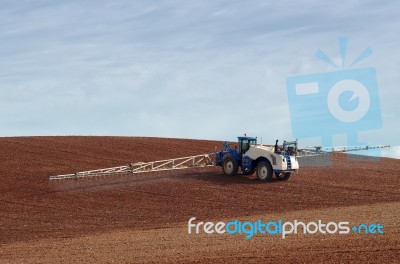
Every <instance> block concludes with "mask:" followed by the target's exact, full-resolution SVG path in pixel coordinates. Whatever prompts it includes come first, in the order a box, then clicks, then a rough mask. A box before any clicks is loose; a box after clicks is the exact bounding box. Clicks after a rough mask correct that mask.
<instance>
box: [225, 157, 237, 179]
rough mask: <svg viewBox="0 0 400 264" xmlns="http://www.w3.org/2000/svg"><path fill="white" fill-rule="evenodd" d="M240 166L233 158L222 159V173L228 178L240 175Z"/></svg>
mask: <svg viewBox="0 0 400 264" xmlns="http://www.w3.org/2000/svg"><path fill="white" fill-rule="evenodd" d="M238 169H239V165H238V162H237V160H236V159H234V158H233V157H232V156H226V157H224V158H223V159H222V171H223V172H224V173H225V174H226V175H228V176H235V175H236V174H237V173H238Z"/></svg>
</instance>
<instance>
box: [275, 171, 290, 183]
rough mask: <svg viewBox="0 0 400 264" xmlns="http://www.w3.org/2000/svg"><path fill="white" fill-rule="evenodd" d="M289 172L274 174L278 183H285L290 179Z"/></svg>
mask: <svg viewBox="0 0 400 264" xmlns="http://www.w3.org/2000/svg"><path fill="white" fill-rule="evenodd" d="M290 174H291V173H290V172H281V173H275V176H276V178H277V179H278V181H287V180H288V179H289V178H290Z"/></svg>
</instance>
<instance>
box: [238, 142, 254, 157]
mask: <svg viewBox="0 0 400 264" xmlns="http://www.w3.org/2000/svg"><path fill="white" fill-rule="evenodd" d="M256 144H257V140H256V139H252V138H251V139H242V140H240V142H239V153H240V154H241V155H243V154H244V153H246V152H247V151H248V150H249V148H250V146H252V145H256Z"/></svg>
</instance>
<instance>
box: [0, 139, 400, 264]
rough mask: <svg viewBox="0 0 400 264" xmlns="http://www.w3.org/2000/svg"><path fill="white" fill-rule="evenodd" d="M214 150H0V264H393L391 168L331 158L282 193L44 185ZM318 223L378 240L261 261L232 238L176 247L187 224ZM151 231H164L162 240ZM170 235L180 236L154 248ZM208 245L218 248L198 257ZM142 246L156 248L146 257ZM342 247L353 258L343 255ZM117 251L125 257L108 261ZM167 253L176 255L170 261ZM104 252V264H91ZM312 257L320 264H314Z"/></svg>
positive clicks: (163, 144) (168, 175)
mask: <svg viewBox="0 0 400 264" xmlns="http://www.w3.org/2000/svg"><path fill="white" fill-rule="evenodd" d="M221 145H222V142H213V141H200V140H180V139H159V138H130V137H26V138H1V139H0V150H1V151H0V177H1V181H0V209H1V214H0V246H1V250H0V261H1V260H4V261H3V262H60V261H62V262H70V261H73V262H77V261H82V262H102V261H101V260H103V261H105V262H111V261H113V260H116V262H148V261H150V262H154V261H156V262H167V261H170V262H187V261H196V262H204V261H205V262H208V261H210V262H215V261H217V260H221V261H222V260H225V261H230V262H232V261H236V262H249V261H251V260H253V261H261V260H260V258H261V259H262V261H273V262H285V261H289V262H313V261H314V262H321V261H331V262H347V261H358V262H363V263H365V262H368V261H369V262H386V263H387V262H393V263H395V262H397V260H399V255H400V245H399V244H400V243H399V239H398V237H399V234H400V230H399V229H400V227H399V220H398V215H399V214H400V210H399V204H400V193H399V187H400V161H399V160H393V159H381V160H380V161H348V160H347V159H346V157H345V156H343V155H339V156H335V157H334V166H332V167H305V168H301V170H300V172H299V173H296V174H295V175H293V176H292V177H291V178H290V179H289V180H288V181H286V182H278V181H273V182H271V183H260V182H259V181H257V180H256V179H255V176H250V177H245V176H237V177H228V176H225V175H223V174H222V173H221V172H220V169H219V168H207V169H198V170H189V171H187V170H183V171H173V172H163V173H149V174H141V175H120V176H110V177H102V178H92V179H79V180H62V181H49V180H48V177H49V176H51V175H57V174H64V173H73V172H76V171H80V170H88V169H97V168H103V167H110V166H119V165H124V164H127V163H129V162H137V161H151V160H160V159H167V158H174V157H182V156H188V155H194V154H203V153H210V152H212V151H213V150H214V147H215V146H217V148H218V149H220V147H221ZM372 208H373V209H372ZM385 208H387V209H385ZM302 212H303V213H302ZM330 212H331V216H332V217H337V216H340V217H342V218H346V217H349V218H351V219H353V220H354V221H357V220H359V221H361V222H362V221H367V220H369V221H376V222H379V221H381V222H383V223H387V225H388V226H389V227H390V228H388V229H387V230H388V231H387V232H385V234H384V235H381V236H373V237H372V236H367V235H365V236H358V237H357V236H348V237H346V238H344V237H338V236H332V238H326V239H327V241H326V242H325V243H321V240H318V239H317V238H316V237H312V236H309V237H307V238H306V239H303V240H302V241H296V240H291V241H292V242H291V243H292V244H290V243H289V244H288V242H282V241H280V242H279V241H276V240H275V241H274V242H273V243H282V247H279V248H273V247H272V248H273V250H272V251H271V250H269V249H268V247H259V246H256V245H253V244H251V243H253V242H248V241H247V240H245V239H243V237H235V238H234V239H235V240H233V241H232V238H231V237H226V236H221V237H222V240H221V237H220V238H216V237H217V236H214V237H212V238H211V237H210V238H208V237H204V236H188V235H187V232H186V228H187V227H186V223H187V221H188V219H189V218H190V217H192V216H196V217H197V218H198V219H202V220H215V221H219V220H223V219H234V218H237V217H244V218H246V217H249V218H254V217H256V216H260V215H264V216H265V215H268V214H274V215H275V216H277V217H284V216H290V217H292V218H291V219H295V218H296V217H299V218H301V217H303V218H304V217H306V215H307V216H308V215H315V217H316V218H314V219H313V220H317V219H319V218H318V217H319V214H322V213H323V214H325V215H326V214H328V215H329V213H330ZM333 212H334V213H333ZM396 216H397V217H396ZM357 217H359V219H358V218H357ZM393 221H394V222H393ZM161 229H162V230H164V229H165V232H164V233H163V234H164V235H163V234H161V233H160V232H159V230H161ZM173 230H175V231H176V232H177V233H178V234H180V236H179V235H178V236H174V237H166V235H165V234H169V233H171V234H172V233H173ZM185 232H186V233H185ZM133 234H135V235H133ZM130 236H132V237H130ZM199 237H202V238H203V239H202V240H199ZM215 239H218V241H217V242H215ZM257 239H258V240H260V241H261V242H260V243H267V242H268V239H266V240H265V241H262V239H263V237H261V238H257ZM165 241H168V245H173V246H172V249H171V248H169V250H166V248H165V245H166V244H165ZM213 241H214V242H215V243H217V244H215V245H219V246H211V247H210V243H211V244H213V243H214V242H213ZM304 241H308V242H304ZM371 241H373V242H374V243H372V242H371ZM88 243H90V244H91V245H92V247H91V248H90V249H87V250H86V251H84V252H80V253H73V252H74V250H75V251H76V250H77V248H76V245H87V244H88ZM304 243H305V244H304ZM74 245H75V247H74ZM127 245H129V246H128V247H127ZM149 245H158V247H155V248H153V250H150V251H149V250H148V247H149ZM213 245H214V244H213ZM238 245H241V246H240V247H239V248H238ZM305 245H307V246H306V248H304V246H305ZM350 245H357V247H356V249H355V250H350V249H348V247H349V246H350ZM49 247H50V248H52V247H54V250H55V252H57V254H56V253H54V254H49V252H54V251H51V250H50V249H49ZM124 247H125V248H126V247H127V248H126V249H127V251H124V252H125V253H124V252H120V250H118V248H119V249H121V248H124ZM193 247H196V249H195V248H193ZM309 247H312V248H313V250H310V248H309ZM79 248H82V247H79ZM104 248H107V250H105V249H104ZM129 248H131V249H132V251H129ZM167 248H168V247H167ZM346 248H347V251H346ZM192 249H193V250H192ZM270 249H271V248H270ZM333 249H337V250H333ZM171 250H172V252H178V253H179V254H178V255H176V254H175V255H173V254H171ZM266 250H267V251H266ZM268 250H269V251H268ZM288 250H289V251H290V253H288ZM349 250H350V251H349ZM128 251H129V252H128ZM22 252H24V253H22ZM27 252H28V253H27ZM29 252H30V253H29ZM44 252H46V254H45V253H44ZM105 252H107V255H106V256H107V258H105V259H99V258H95V257H93V256H102V255H104V254H105ZM132 252H134V253H132ZM146 252H148V253H147V254H146ZM157 252H158V253H157ZM224 252H225V253H226V254H227V255H226V254H225V253H224ZM349 252H350V253H349ZM77 254H78V255H79V256H80V257H77ZM232 254H233V255H232ZM320 254H323V255H324V256H328V257H326V258H321V257H320ZM43 255H46V258H43V259H41V256H43ZM60 256H63V258H62V259H60ZM229 256H234V257H232V258H229ZM269 256H270V257H271V258H269ZM365 256H366V258H365ZM103 258H104V257H103Z"/></svg>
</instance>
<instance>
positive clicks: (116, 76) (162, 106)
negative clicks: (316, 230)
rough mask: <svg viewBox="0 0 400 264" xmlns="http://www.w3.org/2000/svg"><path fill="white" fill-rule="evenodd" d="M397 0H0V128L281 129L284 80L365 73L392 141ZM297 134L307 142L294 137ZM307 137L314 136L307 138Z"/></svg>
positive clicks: (269, 132)
mask: <svg viewBox="0 0 400 264" xmlns="http://www.w3.org/2000/svg"><path fill="white" fill-rule="evenodd" d="M399 13H400V2H399V1H365V0H359V1H188V0H185V1H174V0H170V1H148V0H143V1H139V0H138V1H130V0H126V1H100V0H86V1H83V0H79V1H78V0H77V1H72V0H71V1H56V0H36V1H23V0H20V1H12V0H10V1H6V0H3V1H0V67H1V69H2V71H1V73H0V128H1V130H0V136H23V135H26V136H27V135H122V136H157V137H183V138H200V139H225V140H235V138H236V136H237V135H241V134H243V133H247V134H249V135H254V136H258V137H263V143H267V142H271V143H273V142H274V140H275V139H277V138H279V139H292V137H293V134H292V129H291V120H290V114H289V106H288V96H287V92H286V79H287V78H288V77H291V76H296V75H303V74H313V73H322V72H328V71H334V70H339V69H337V68H334V67H332V66H330V65H328V64H326V63H324V62H323V61H321V60H318V59H317V58H316V57H315V52H316V50H317V49H321V50H323V51H324V52H325V53H326V54H327V55H329V56H330V57H331V58H332V60H333V61H334V62H335V63H338V64H339V65H341V63H340V53H339V48H338V38H340V37H348V50H347V56H348V57H349V58H352V59H354V58H356V57H357V56H358V55H359V54H360V53H361V52H362V51H363V50H364V49H365V48H367V47H371V49H372V51H373V54H372V56H370V57H368V58H366V59H365V60H363V61H362V62H360V63H358V64H357V65H354V66H353V68H357V67H374V68H375V69H376V71H377V78H378V86H379V95H380V102H381V114H382V120H383V126H382V128H381V129H377V130H374V131H369V132H366V133H361V134H360V135H359V137H360V139H361V140H362V141H365V142H370V143H371V144H392V145H400V142H399V141H400V140H399V139H398V131H399V127H400V126H399V124H400V110H399V105H400V104H399V99H400V89H399V87H398V86H399V83H400V74H399V73H400V52H399V48H398V47H399V46H400V35H399V31H400V16H399ZM306 141H307V140H306ZM310 142H312V140H311V141H310Z"/></svg>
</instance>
